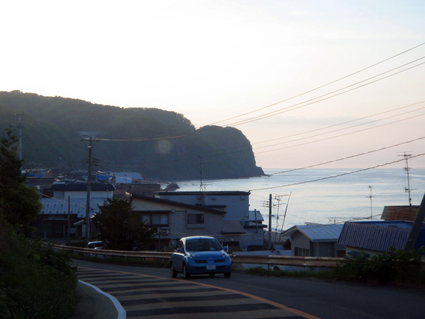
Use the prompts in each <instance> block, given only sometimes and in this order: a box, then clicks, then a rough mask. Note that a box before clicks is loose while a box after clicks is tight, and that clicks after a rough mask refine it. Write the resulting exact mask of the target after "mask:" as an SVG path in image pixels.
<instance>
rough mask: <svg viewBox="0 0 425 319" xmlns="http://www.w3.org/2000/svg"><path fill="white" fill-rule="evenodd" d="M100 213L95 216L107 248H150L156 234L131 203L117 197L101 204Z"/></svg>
mask: <svg viewBox="0 0 425 319" xmlns="http://www.w3.org/2000/svg"><path fill="white" fill-rule="evenodd" d="M99 208H100V213H98V214H96V215H95V216H94V217H93V220H92V221H93V224H94V225H95V226H96V229H97V232H98V233H97V237H98V238H99V239H101V240H102V241H103V242H104V243H105V244H106V248H108V249H113V250H143V249H147V248H149V246H150V245H151V243H152V241H153V239H154V236H155V234H156V229H155V228H150V227H149V226H147V225H145V223H144V222H143V221H142V216H141V215H140V214H139V213H137V212H135V211H134V210H133V207H132V206H131V203H129V202H128V201H127V200H124V199H118V198H116V197H114V198H112V199H107V200H105V201H104V204H103V206H99Z"/></svg>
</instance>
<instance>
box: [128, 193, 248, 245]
mask: <svg viewBox="0 0 425 319" xmlns="http://www.w3.org/2000/svg"><path fill="white" fill-rule="evenodd" d="M131 204H132V206H133V207H134V211H136V212H139V213H140V215H141V218H142V219H143V220H144V221H145V223H146V224H147V225H149V226H152V227H157V229H158V230H159V233H158V237H157V244H156V249H157V250H160V249H167V248H166V247H174V246H175V245H176V244H177V242H178V240H179V239H180V238H182V237H186V236H197V235H205V236H214V237H216V238H217V239H218V240H219V241H220V242H221V243H222V244H223V245H226V246H229V247H230V249H231V250H232V249H236V247H239V243H240V241H241V235H243V234H245V230H244V228H243V227H242V225H241V224H240V223H239V222H238V221H224V218H223V217H224V215H225V214H226V213H225V212H224V211H223V210H218V209H215V208H210V207H204V206H196V205H191V204H185V203H181V202H174V201H170V200H165V199H161V198H154V197H150V196H142V195H133V196H132V199H131Z"/></svg>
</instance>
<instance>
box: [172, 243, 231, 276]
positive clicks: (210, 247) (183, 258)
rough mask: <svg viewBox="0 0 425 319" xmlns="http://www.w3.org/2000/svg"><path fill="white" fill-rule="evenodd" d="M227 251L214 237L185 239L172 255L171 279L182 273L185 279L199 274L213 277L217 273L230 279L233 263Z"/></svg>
mask: <svg viewBox="0 0 425 319" xmlns="http://www.w3.org/2000/svg"><path fill="white" fill-rule="evenodd" d="M227 250H228V249H227V247H225V248H223V246H221V244H220V242H219V241H218V240H217V239H215V238H214V237H207V236H192V237H183V238H182V239H180V241H179V243H178V245H177V249H176V250H175V251H174V253H173V254H172V255H171V259H170V271H171V277H173V278H175V277H177V273H179V272H180V273H182V274H183V276H184V277H185V278H189V277H190V276H191V275H198V274H209V275H210V276H211V277H212V276H214V275H215V274H217V273H222V274H224V277H226V278H229V277H230V274H231V272H232V268H231V267H232V261H231V259H230V257H229V255H228V254H227Z"/></svg>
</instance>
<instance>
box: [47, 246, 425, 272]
mask: <svg viewBox="0 0 425 319" xmlns="http://www.w3.org/2000/svg"><path fill="white" fill-rule="evenodd" d="M53 247H54V248H56V249H62V250H69V251H74V252H79V253H83V254H89V255H103V256H118V257H136V258H142V259H144V260H149V259H159V260H161V261H164V260H168V259H170V257H171V254H172V253H171V252H158V251H124V250H108V249H93V248H81V247H74V246H65V245H53ZM230 257H231V258H232V262H233V263H235V264H255V265H267V268H269V269H270V268H273V267H274V266H294V267H309V268H332V267H335V266H336V265H337V263H338V262H339V261H340V260H342V259H343V258H334V257H299V256H277V255H260V256H259V255H239V254H238V255H234V254H230ZM421 267H422V269H425V260H424V259H422V261H421Z"/></svg>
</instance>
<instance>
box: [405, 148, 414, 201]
mask: <svg viewBox="0 0 425 319" xmlns="http://www.w3.org/2000/svg"><path fill="white" fill-rule="evenodd" d="M403 156H404V160H405V161H406V167H405V168H404V169H405V171H406V174H407V188H406V187H405V188H404V190H405V192H406V193H408V194H409V206H412V197H411V191H412V190H413V189H411V188H410V174H409V171H410V168H409V158H410V157H411V156H412V154H406V152H404V155H403Z"/></svg>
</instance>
